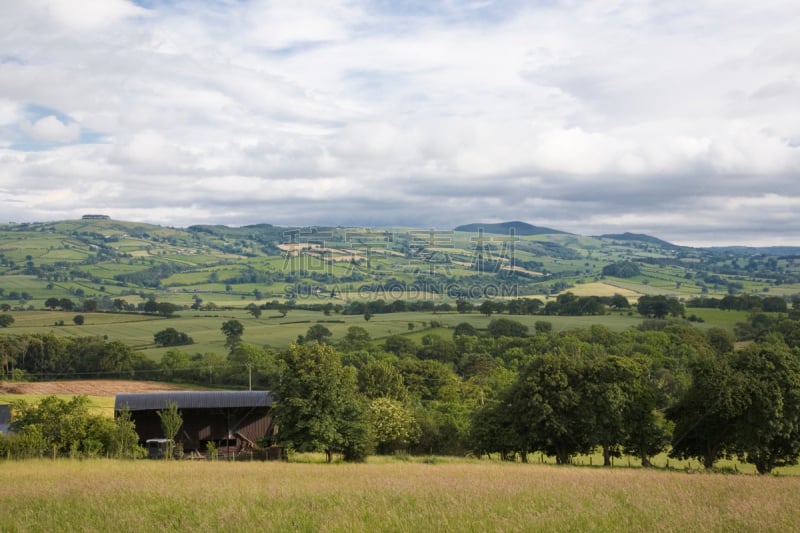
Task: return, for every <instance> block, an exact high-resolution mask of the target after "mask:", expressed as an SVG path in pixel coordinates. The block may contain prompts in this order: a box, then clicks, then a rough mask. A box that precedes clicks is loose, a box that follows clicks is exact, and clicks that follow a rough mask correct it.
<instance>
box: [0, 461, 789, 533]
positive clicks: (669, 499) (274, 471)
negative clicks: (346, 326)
mask: <svg viewBox="0 0 800 533" xmlns="http://www.w3.org/2000/svg"><path fill="white" fill-rule="evenodd" d="M799 492H800V479H798V478H783V477H756V476H735V475H719V474H697V475H688V474H683V473H674V472H673V473H670V472H649V471H642V470H628V469H624V470H604V469H595V468H572V467H553V466H541V465H519V464H498V463H488V462H483V463H480V462H471V463H463V464H414V463H391V464H366V465H312V464H294V463H290V464H286V463H226V462H215V463H191V462H176V463H164V462H149V461H138V462H122V461H107V460H97V461H75V462H70V461H62V462H57V463H53V462H50V461H45V460H42V461H32V462H6V463H4V464H3V465H2V468H0V507H2V509H3V513H2V514H0V530H2V531H56V530H58V531H109V530H114V531H156V530H167V529H170V530H178V531H198V530H213V531H219V530H223V529H226V530H236V531H459V532H460V531H531V530H547V531H590V530H592V531H793V530H795V531H796V530H797V527H798V525H800V508H798V506H797V505H796V497H797V494H798V493H799Z"/></svg>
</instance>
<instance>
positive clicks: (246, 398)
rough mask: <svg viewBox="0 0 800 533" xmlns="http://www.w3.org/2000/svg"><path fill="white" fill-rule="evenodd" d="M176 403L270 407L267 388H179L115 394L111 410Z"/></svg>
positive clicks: (204, 406)
mask: <svg viewBox="0 0 800 533" xmlns="http://www.w3.org/2000/svg"><path fill="white" fill-rule="evenodd" d="M170 403H175V404H177V406H178V409H220V408H223V409H229V408H238V407H270V406H272V395H271V394H270V393H269V392H268V391H213V392H206V391H191V392H188V391H180V392H148V393H138V394H117V397H116V399H115V401H114V411H120V410H122V409H124V408H126V407H127V408H128V410H130V411H156V410H160V409H164V408H166V407H167V406H168V405H169V404H170Z"/></svg>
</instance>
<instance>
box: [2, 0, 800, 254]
mask: <svg viewBox="0 0 800 533" xmlns="http://www.w3.org/2000/svg"><path fill="white" fill-rule="evenodd" d="M799 177H800V2H798V1H797V0H760V1H758V2H753V1H752V0H670V1H664V0H586V1H583V0H563V1H562V0H528V1H519V0H494V1H493V0H463V1H457V0H372V1H369V0H364V1H360V0H354V1H343V0H324V1H323V0H320V1H316V0H282V1H272V0H263V1H261V0H218V1H199V0H193V1H184V0H137V1H130V0H25V1H16V0H0V222H11V221H13V222H32V221H51V220H62V219H74V218H79V217H80V216H81V215H83V214H87V213H98V214H106V215H110V216H111V217H112V218H115V219H120V220H130V221H140V222H151V223H156V224H162V225H170V226H177V227H185V226H189V225H192V224H227V225H231V226H240V225H246V224H256V223H269V224H276V225H292V226H314V225H343V226H348V225H354V226H364V227H372V228H380V227H409V226H410V227H426V228H428V227H430V228H441V229H448V228H453V227H455V226H457V225H459V224H465V223H471V222H487V223H488V222H499V221H508V220H522V221H525V222H528V223H531V224H534V225H537V226H545V227H550V228H555V229H559V230H563V231H568V232H573V233H578V234H581V235H599V234H604V233H621V232H626V231H630V232H635V233H647V234H650V235H654V236H657V237H660V238H662V239H666V240H669V241H671V242H674V243H676V244H684V245H691V246H708V245H730V244H739V245H741V244H749V245H794V246H798V245H800V179H798V178H799Z"/></svg>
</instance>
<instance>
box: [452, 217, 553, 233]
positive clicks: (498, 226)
mask: <svg viewBox="0 0 800 533" xmlns="http://www.w3.org/2000/svg"><path fill="white" fill-rule="evenodd" d="M481 230H482V231H483V232H484V233H492V234H496V235H508V234H509V233H511V231H512V230H513V232H514V233H515V234H517V235H554V234H564V235H566V234H568V233H567V232H566V231H561V230H557V229H552V228H544V227H541V226H534V225H532V224H528V223H527V222H520V221H519V220H513V221H511V222H497V223H494V224H486V223H481V222H473V223H471V224H464V225H462V226H458V227H456V228H455V230H454V231H464V232H470V233H476V232H478V231H481Z"/></svg>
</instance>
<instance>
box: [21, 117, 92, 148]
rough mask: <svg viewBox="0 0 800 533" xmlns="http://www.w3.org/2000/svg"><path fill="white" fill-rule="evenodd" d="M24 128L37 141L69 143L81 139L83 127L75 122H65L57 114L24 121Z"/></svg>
mask: <svg viewBox="0 0 800 533" xmlns="http://www.w3.org/2000/svg"><path fill="white" fill-rule="evenodd" d="M22 129H23V131H25V133H27V134H28V135H29V136H31V137H33V138H34V139H36V140H37V141H44V142H48V143H69V142H75V141H77V140H78V139H80V136H81V128H80V126H79V125H78V124H76V123H74V122H70V123H64V122H62V121H61V120H60V119H59V118H58V117H56V116H55V115H48V116H46V117H42V118H40V119H39V120H37V121H35V122H33V123H30V122H28V121H24V122H23V123H22Z"/></svg>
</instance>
